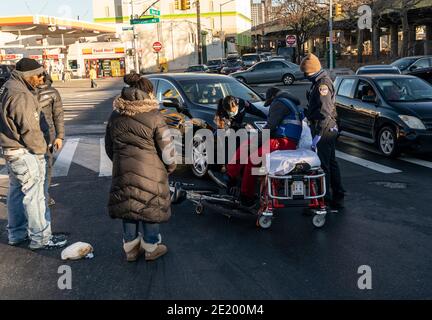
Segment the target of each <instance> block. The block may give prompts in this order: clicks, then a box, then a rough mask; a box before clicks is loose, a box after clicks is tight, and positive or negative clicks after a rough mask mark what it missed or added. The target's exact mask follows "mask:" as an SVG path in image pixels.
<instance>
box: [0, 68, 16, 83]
mask: <svg viewBox="0 0 432 320" xmlns="http://www.w3.org/2000/svg"><path fill="white" fill-rule="evenodd" d="M13 69H14V66H13V65H9V64H0V87H1V86H3V85H4V84H5V82H6V81H8V80H9V78H10V76H11V72H12V70H13Z"/></svg>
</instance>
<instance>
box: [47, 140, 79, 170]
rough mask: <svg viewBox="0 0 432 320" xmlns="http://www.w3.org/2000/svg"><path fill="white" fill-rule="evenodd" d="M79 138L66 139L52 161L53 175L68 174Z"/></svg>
mask: <svg viewBox="0 0 432 320" xmlns="http://www.w3.org/2000/svg"><path fill="white" fill-rule="evenodd" d="M79 140H80V139H79V138H77V139H68V140H66V143H65V145H64V147H63V149H62V150H61V151H60V154H59V155H58V157H57V160H56V161H55V163H54V168H53V177H66V176H67V175H68V173H69V168H70V166H71V163H72V160H73V157H74V155H75V151H76V148H77V147H78V143H79Z"/></svg>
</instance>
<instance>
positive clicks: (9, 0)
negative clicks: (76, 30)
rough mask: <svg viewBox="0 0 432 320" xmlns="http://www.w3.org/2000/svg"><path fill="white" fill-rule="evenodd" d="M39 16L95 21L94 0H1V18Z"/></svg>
mask: <svg viewBox="0 0 432 320" xmlns="http://www.w3.org/2000/svg"><path fill="white" fill-rule="evenodd" d="M37 14H41V15H49V16H56V17H63V18H70V19H77V16H80V20H84V21H93V15H92V0H0V16H14V15H37Z"/></svg>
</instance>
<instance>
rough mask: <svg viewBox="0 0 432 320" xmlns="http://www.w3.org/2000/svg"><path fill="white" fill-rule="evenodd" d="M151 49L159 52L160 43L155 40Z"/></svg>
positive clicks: (160, 48)
mask: <svg viewBox="0 0 432 320" xmlns="http://www.w3.org/2000/svg"><path fill="white" fill-rule="evenodd" d="M153 50H154V51H156V52H159V51H161V50H162V43H160V42H159V41H156V42H155V43H153Z"/></svg>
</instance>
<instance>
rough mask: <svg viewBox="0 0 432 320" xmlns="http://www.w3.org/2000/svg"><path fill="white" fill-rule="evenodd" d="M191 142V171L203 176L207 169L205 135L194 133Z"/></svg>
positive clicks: (197, 175)
mask: <svg viewBox="0 0 432 320" xmlns="http://www.w3.org/2000/svg"><path fill="white" fill-rule="evenodd" d="M192 143H193V144H192V173H193V174H194V175H195V176H196V177H198V178H204V177H205V176H206V175H207V172H208V169H209V164H208V151H207V143H206V137H205V136H202V135H200V134H196V135H195V136H194V138H193V142H192Z"/></svg>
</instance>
